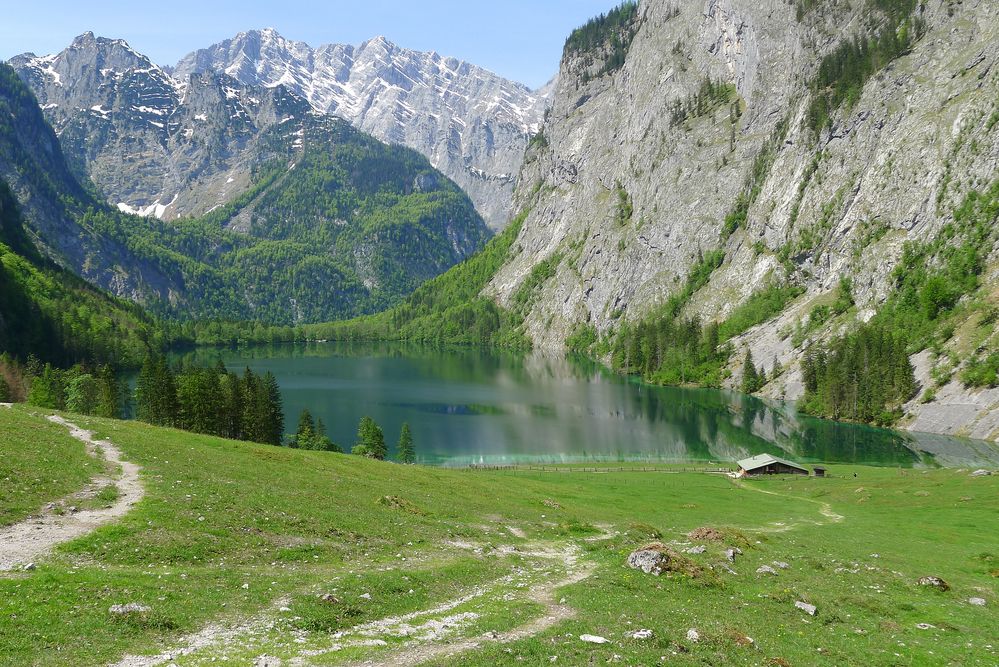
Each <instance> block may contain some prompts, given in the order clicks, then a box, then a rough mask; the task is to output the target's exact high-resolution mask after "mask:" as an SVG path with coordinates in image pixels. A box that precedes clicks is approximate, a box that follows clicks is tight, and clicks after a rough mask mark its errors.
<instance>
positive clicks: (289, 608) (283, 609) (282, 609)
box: [278, 607, 291, 612]
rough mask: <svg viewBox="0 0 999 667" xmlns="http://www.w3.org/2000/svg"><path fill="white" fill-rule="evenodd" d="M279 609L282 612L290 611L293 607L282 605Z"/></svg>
mask: <svg viewBox="0 0 999 667" xmlns="http://www.w3.org/2000/svg"><path fill="white" fill-rule="evenodd" d="M278 611H280V612H289V611H291V607H281V608H280V609H278Z"/></svg>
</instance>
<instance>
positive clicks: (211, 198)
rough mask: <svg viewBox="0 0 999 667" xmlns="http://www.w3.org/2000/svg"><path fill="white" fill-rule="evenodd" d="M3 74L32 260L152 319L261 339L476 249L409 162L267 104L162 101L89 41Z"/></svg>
mask: <svg viewBox="0 0 999 667" xmlns="http://www.w3.org/2000/svg"><path fill="white" fill-rule="evenodd" d="M14 65H15V66H17V67H18V68H19V74H20V77H21V79H23V80H24V81H26V82H27V83H29V84H32V85H34V86H35V87H36V88H37V89H38V90H39V91H40V95H41V99H39V100H36V99H35V97H33V96H32V94H31V92H30V91H27V90H26V88H25V86H24V84H23V83H22V81H21V80H20V79H19V78H18V77H17V76H14V75H13V74H11V76H7V77H5V79H4V81H3V84H4V85H3V86H2V87H3V91H2V93H3V94H5V95H8V96H9V98H10V99H12V100H15V101H16V102H17V104H18V107H17V110H16V112H14V113H11V114H8V115H7V116H5V117H3V118H0V120H3V121H5V122H4V123H2V125H3V126H4V129H5V130H6V131H7V132H6V134H5V135H4V136H5V137H8V138H9V139H10V141H9V145H10V146H11V147H12V149H11V151H8V152H7V153H6V155H8V156H9V157H10V159H9V160H8V161H7V162H6V167H8V168H7V169H6V173H7V174H8V175H9V176H10V178H9V179H8V180H10V181H11V184H12V187H14V189H15V191H16V192H17V194H18V199H19V200H20V201H21V204H22V206H23V207H24V211H25V218H26V221H27V223H28V227H29V229H30V230H31V231H32V233H33V234H34V235H35V240H36V242H37V243H38V245H40V246H42V247H44V248H45V249H46V250H47V251H48V252H49V254H50V255H52V256H53V257H54V258H56V259H57V260H58V261H59V262H60V263H61V264H63V265H64V266H66V267H67V268H69V269H71V270H72V271H74V272H76V273H77V274H79V275H82V276H84V277H85V278H87V279H88V280H90V281H91V282H93V283H95V284H97V285H99V286H101V287H104V288H107V289H109V290H110V291H112V292H113V293H115V294H117V295H119V296H126V297H128V298H130V299H132V300H135V301H138V302H141V303H143V304H144V305H146V306H147V307H150V308H152V309H153V310H154V311H156V312H161V313H163V314H167V315H171V316H180V317H199V318H224V319H257V320H261V321H268V322H276V323H299V322H315V321H324V320H330V319H335V318H339V317H345V316H351V315H356V314H360V313H365V312H372V311H374V310H379V309H381V308H384V307H386V306H387V305H390V304H391V303H394V302H395V301H397V300H398V299H400V298H401V297H402V296H403V295H405V294H408V293H409V292H411V291H412V290H413V289H415V287H416V286H417V285H419V284H420V283H422V282H423V281H425V280H427V279H428V278H430V277H433V276H435V275H437V274H439V273H441V272H443V271H444V270H446V269H447V268H448V267H450V266H452V265H453V264H455V263H457V262H459V261H460V260H462V259H463V258H465V257H466V256H468V255H469V254H471V253H472V252H474V251H475V250H476V249H477V248H479V247H480V246H481V245H482V244H483V243H484V242H485V240H486V239H487V238H488V236H489V232H488V229H487V228H486V227H485V224H484V223H483V221H482V219H481V218H480V217H479V215H478V214H477V213H476V212H475V210H474V207H473V205H472V203H471V201H470V200H469V199H468V198H467V196H466V195H464V193H462V192H461V190H460V189H459V188H458V187H457V186H456V185H455V184H454V183H452V182H451V181H449V180H448V179H447V178H446V177H444V176H443V175H441V174H440V173H439V172H438V171H436V170H434V169H433V168H432V167H431V166H430V164H429V163H428V161H427V160H426V159H425V158H424V157H423V156H421V155H419V154H418V153H416V152H415V151H412V150H409V149H406V148H402V147H396V146H389V145H387V144H384V143H382V142H380V141H378V140H376V139H374V138H373V137H370V136H368V135H365V134H364V133H362V132H360V131H358V130H356V129H354V128H353V127H351V126H350V124H349V123H347V122H346V121H344V120H342V119H339V118H336V117H334V116H331V115H327V114H321V113H318V112H316V111H315V110H313V109H312V107H311V106H310V105H309V104H308V103H307V102H306V101H304V100H303V99H301V98H299V97H297V96H295V95H294V94H293V93H291V92H289V91H287V90H286V89H284V88H283V87H281V86H278V87H275V88H272V89H253V88H249V87H247V86H244V85H242V84H239V83H238V82H236V81H235V80H233V79H231V78H230V77H227V76H226V75H224V74H216V73H206V74H203V75H192V76H191V77H190V78H189V80H188V82H187V85H186V86H185V87H183V88H178V87H173V85H172V83H171V81H172V80H171V79H170V78H169V77H168V76H166V75H165V74H164V73H163V72H162V71H161V70H159V69H158V68H156V67H154V66H151V65H150V63H149V61H148V60H147V59H145V58H143V57H141V56H139V55H138V54H136V53H135V52H134V51H133V50H132V49H130V48H129V47H128V45H127V44H125V43H124V42H121V41H120V40H107V39H103V38H95V37H93V35H90V34H87V35H83V36H82V37H80V38H78V39H77V40H75V42H74V44H73V46H71V47H70V48H69V49H67V50H66V51H64V52H63V53H62V54H59V55H58V56H56V57H46V58H42V59H38V58H33V57H27V56H25V57H21V58H17V59H15V60H14ZM3 68H4V70H5V71H6V72H10V71H11V70H10V69H9V68H7V66H6V65H4V66H3ZM42 112H45V113H47V114H49V118H51V120H52V122H53V123H54V124H55V125H56V128H57V131H58V132H59V133H60V134H59V136H58V139H57V138H56V134H54V133H53V131H52V130H51V129H50V128H48V126H47V125H46V123H45V120H44V119H43V118H42ZM31 128H34V130H32V131H28V130H31ZM35 130H37V131H35ZM62 150H66V151H68V152H69V154H70V155H71V156H75V158H73V159H70V160H65V159H64V158H63V153H62ZM50 163H51V164H50ZM90 174H93V175H95V176H96V177H97V178H99V179H101V181H99V182H98V184H97V185H96V186H95V185H92V184H90V181H89V180H86V179H87V177H88V175H90ZM81 181H82V182H84V183H86V184H87V185H85V186H84V185H81V184H80V183H81ZM98 189H100V190H105V189H106V190H107V191H108V192H111V198H112V201H114V200H118V202H119V206H118V207H117V209H118V210H111V209H108V208H107V207H106V206H104V205H103V204H102V203H101V202H100V201H99V197H98V196H97V195H96V194H95V193H96V190H98ZM136 197H137V198H138V199H136ZM122 200H128V201H131V202H133V203H132V204H129V203H127V201H122ZM209 204H210V205H211V206H210V207H208V211H209V212H208V213H207V214H206V215H205V216H204V217H202V218H197V219H192V218H186V217H182V218H177V219H174V218H175V217H176V216H177V208H178V207H180V208H181V209H184V208H187V207H195V208H203V207H207V206H208V205H209ZM133 212H138V213H140V214H143V215H144V216H146V217H145V218H136V217H134V216H130V215H126V213H133ZM157 216H162V217H163V218H170V219H169V221H160V220H159V219H157Z"/></svg>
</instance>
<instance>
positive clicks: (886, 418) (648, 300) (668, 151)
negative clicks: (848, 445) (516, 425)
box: [486, 0, 999, 437]
mask: <svg viewBox="0 0 999 667" xmlns="http://www.w3.org/2000/svg"><path fill="white" fill-rule="evenodd" d="M997 40H999V17H997V15H996V13H995V8H994V6H993V5H992V4H991V3H988V2H975V1H970V2H962V3H957V2H950V1H944V2H927V3H917V2H915V1H914V0H867V1H862V2H855V3H840V2H826V1H824V0H802V1H800V2H798V3H796V4H793V5H788V3H785V2H776V1H763V2H757V1H754V2H746V1H742V0H709V1H708V2H706V3H694V4H691V3H684V2H676V1H675V0H648V1H646V2H641V3H639V4H637V5H636V4H632V3H625V4H624V5H622V6H621V7H619V8H618V9H616V10H614V11H612V12H610V13H609V14H608V15H606V16H604V17H601V18H600V19H597V20H595V21H593V22H591V23H590V24H588V25H587V26H585V27H583V28H581V29H580V30H578V31H577V32H576V33H574V34H573V35H572V36H571V37H570V38H569V40H568V41H567V43H566V48H565V53H564V57H563V62H562V65H561V70H560V73H559V78H558V85H557V88H556V91H555V96H554V100H553V106H552V108H551V111H550V113H549V116H548V118H547V120H546V123H545V124H544V127H543V129H542V132H541V133H540V134H539V135H538V136H537V137H536V138H535V139H534V140H533V141H532V142H531V146H530V148H529V149H528V153H527V157H526V161H525V166H524V168H523V170H522V172H521V176H520V180H519V184H518V187H517V191H516V195H515V208H516V209H517V210H520V211H528V212H529V213H528V214H527V215H526V218H525V220H524V223H523V226H522V227H521V229H520V233H519V236H518V237H517V239H516V241H514V242H513V246H512V248H511V255H510V257H509V258H508V260H507V262H506V263H505V264H504V266H503V267H502V268H501V269H500V270H499V271H498V272H497V274H496V275H495V276H494V278H493V280H492V281H491V283H490V285H489V287H488V288H487V289H486V294H489V295H491V296H493V297H494V298H495V299H496V300H497V301H498V302H499V303H500V304H501V305H503V306H506V307H507V308H509V309H512V310H514V311H516V312H518V313H519V314H521V315H522V316H523V317H524V322H525V330H526V333H527V334H528V335H529V337H530V338H531V339H532V340H533V341H534V343H535V344H537V345H540V346H543V347H551V348H560V347H563V346H566V345H568V346H569V347H571V348H575V349H581V350H586V351H589V352H590V353H591V354H595V355H597V356H601V357H603V358H605V359H607V360H610V361H611V362H612V363H613V364H614V365H615V366H616V367H618V368H620V369H622V370H625V371H628V372H633V373H640V374H643V375H644V376H646V377H647V378H649V379H651V380H654V381H661V382H669V383H691V382H692V383H699V384H712V385H727V386H736V387H738V386H740V385H741V384H742V377H741V376H742V368H743V366H744V363H743V362H744V360H745V358H746V355H747V352H749V353H751V354H752V358H753V359H754V360H755V364H757V365H759V367H760V370H762V373H760V374H759V376H758V377H753V378H751V382H749V383H748V384H751V385H753V386H752V389H758V390H760V391H761V392H762V393H764V394H766V395H771V396H783V397H786V398H791V399H798V398H804V399H805V401H804V402H803V404H802V405H803V406H804V407H806V409H809V410H810V411H812V412H815V413H817V414H823V415H828V416H833V417H839V418H847V419H858V420H863V421H875V422H880V423H895V422H897V420H899V418H903V419H908V420H911V421H903V423H908V424H911V425H912V426H914V427H917V428H920V429H930V430H934V431H939V432H948V433H955V432H960V433H968V434H971V435H976V436H980V437H995V436H996V435H997V432H996V429H997V427H999V418H997V417H996V415H997V411H996V410H995V409H993V406H994V405H995V403H996V401H997V400H999V392H997V391H996V390H995V389H988V387H990V386H991V387H994V386H995V385H996V370H997V369H999V354H997V352H996V350H999V340H996V338H995V336H994V331H995V327H994V322H995V315H994V313H995V312H996V307H997V305H999V304H997V303H996V299H995V296H994V294H993V291H994V287H995V286H996V285H997V284H999V275H997V270H999V262H997V259H999V257H997V255H996V251H995V249H996V224H995V222H996V213H997V208H999V207H997V203H996V202H997V199H999V187H997V186H996V181H995V179H996V175H997V166H999V62H997V60H999V53H997V52H996V50H995V48H994V45H995V44H996V43H997ZM900 356H901V362H900V361H899V357H900ZM905 357H909V359H910V361H911V363H912V364H913V366H914V369H915V372H914V373H912V372H911V371H910V370H909V369H908V368H907V365H906V363H905V361H906V360H905ZM803 361H805V362H806V363H803ZM872 366H874V367H877V368H885V369H889V371H888V372H885V373H878V372H877V371H876V370H873V371H872V369H871V367H872ZM891 369H897V370H895V371H892V370H891ZM803 370H804V371H805V372H804V373H803V372H802V371H803ZM868 371H872V372H870V373H868ZM865 373H867V374H865ZM869 376H870V377H875V376H877V380H878V386H877V387H875V388H874V389H869V388H866V387H865V382H866V381H867V380H868V379H870V378H869ZM956 404H962V409H961V410H960V411H955V410H954V405H956ZM965 408H966V409H965ZM906 414H908V415H911V416H910V417H908V418H904V417H903V415H906Z"/></svg>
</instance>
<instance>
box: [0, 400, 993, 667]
mask: <svg viewBox="0 0 999 667" xmlns="http://www.w3.org/2000/svg"><path fill="white" fill-rule="evenodd" d="M36 413H37V410H36V409H33V408H28V407H25V406H15V407H13V408H11V409H0V434H2V435H0V460H2V461H4V463H3V465H4V466H5V467H4V468H3V471H4V472H3V475H2V476H0V479H3V478H4V477H9V478H10V480H15V483H14V485H13V487H11V484H10V480H7V481H5V482H4V484H5V488H4V493H3V494H0V512H2V514H0V516H2V517H4V520H5V521H7V522H8V523H9V522H10V521H14V520H18V518H19V517H23V516H24V515H25V514H27V513H28V512H30V511H32V509H31V508H32V507H34V508H36V509H37V507H39V506H41V505H42V504H44V503H45V502H47V501H50V500H55V499H57V498H59V497H60V496H61V495H64V494H66V493H70V492H72V491H73V490H75V488H78V487H82V486H83V485H84V484H85V482H86V480H87V479H89V477H90V476H91V475H93V474H94V473H95V472H96V471H97V470H99V468H100V466H99V465H98V464H96V463H95V462H93V461H91V460H89V459H88V458H87V457H86V455H85V453H84V450H83V446H82V444H79V443H76V444H74V443H75V442H76V441H73V440H72V439H70V438H69V436H68V434H66V433H65V430H63V431H62V432H60V430H59V428H58V427H55V426H54V425H51V424H49V423H48V422H47V421H45V419H44V416H43V415H42V414H41V413H37V414H36ZM69 417H70V418H71V419H72V420H73V421H74V422H75V423H77V424H79V425H80V426H83V427H84V428H88V429H92V430H94V431H95V432H96V433H97V435H98V436H100V437H106V438H109V439H110V440H112V441H113V442H114V443H115V444H116V445H118V447H119V448H120V449H121V450H122V452H123V454H124V457H125V458H126V460H129V461H132V462H135V463H138V464H139V465H141V466H142V479H143V482H144V484H145V486H146V490H147V494H146V497H145V499H144V500H143V501H141V502H140V503H139V504H138V505H137V506H136V507H135V508H133V509H132V511H131V512H129V514H127V515H126V516H125V517H124V518H123V519H121V520H119V521H117V522H115V523H113V524H111V525H108V526H105V527H103V528H100V529H98V530H96V531H95V532H93V533H91V534H90V535H88V536H86V537H83V538H81V539H78V540H75V541H73V542H70V543H68V544H64V545H62V546H60V547H59V548H57V550H56V551H55V552H54V553H53V554H52V555H51V556H50V557H48V558H47V559H45V560H43V561H40V562H39V563H38V567H37V569H36V570H34V571H31V572H16V573H7V574H4V575H0V664H3V665H98V664H113V663H115V662H116V661H118V660H120V659H121V658H122V657H123V656H125V655H127V654H150V655H151V654H161V653H164V652H166V653H169V660H164V664H170V663H171V662H172V663H175V664H178V665H201V664H233V665H247V664H254V662H255V661H256V660H257V659H258V658H260V657H261V656H264V655H266V656H271V657H272V658H274V659H278V660H281V661H282V663H281V664H285V665H287V664H319V665H325V664H331V665H334V664H350V663H352V662H354V661H360V660H374V661H381V662H382V663H384V664H417V663H421V664H422V663H426V664H433V665H450V664H462V665H464V664H470V665H495V664H528V665H533V664H538V665H539V664H552V663H555V664H567V665H579V664H597V663H605V662H608V661H619V662H620V663H621V664H629V665H652V664H660V663H661V662H665V663H666V664H678V665H714V664H736V665H740V664H744V665H806V664H807V665H813V664H827V665H844V664H856V665H923V664H927V665H931V664H954V665H995V664H997V662H999V633H997V632H996V628H997V627H999V611H997V609H999V595H997V593H999V578H997V577H999V533H997V531H996V528H997V527H999V476H995V475H994V476H989V477H971V476H970V475H969V472H970V471H968V470H947V469H932V470H919V469H908V470H898V469H886V468H869V467H859V466H858V467H851V466H839V465H835V466H832V467H831V468H830V472H831V474H832V475H833V477H831V478H829V479H814V478H771V479H761V480H751V481H744V482H736V481H734V480H732V479H729V478H728V477H726V476H723V475H712V474H704V473H692V472H686V473H684V472H680V473H665V472H649V473H644V472H622V473H608V474H594V473H584V472H574V473H544V472H537V471H456V470H444V469H434V468H422V467H413V466H407V467H403V466H398V465H394V464H389V463H381V462H376V461H371V460H366V459H360V458H358V457H351V456H348V455H337V454H327V453H322V452H307V451H298V450H289V449H279V448H275V447H269V446H264V445H254V444H249V443H242V442H233V441H227V440H222V439H219V438H214V437H208V436H199V435H193V434H190V433H185V432H181V431H175V430H170V429H162V428H155V427H151V426H146V425H143V424H139V423H135V422H121V421H114V420H102V419H95V418H88V417H79V416H75V415H70V416H69ZM76 445H79V446H78V447H77V446H76ZM8 470H9V472H8ZM31 475H35V477H32V476H31ZM26 480H27V481H26ZM33 480H38V481H37V482H34V481H33ZM28 482H30V483H28ZM8 487H10V488H14V489H21V490H19V491H15V492H14V493H13V494H11V493H9V488H8ZM28 490H30V493H29V491H28ZM704 526H710V527H716V528H719V529H720V531H719V533H720V539H709V540H691V539H690V538H688V537H687V533H688V532H689V531H691V530H693V529H696V528H699V527H704ZM651 541H661V542H663V543H666V544H670V543H674V544H672V548H673V549H674V550H675V551H677V552H680V553H681V554H682V567H680V568H678V571H677V572H673V573H670V574H664V575H663V576H661V577H654V576H652V575H647V574H643V573H642V572H640V571H638V570H634V569H630V568H627V567H626V566H625V561H626V559H627V556H628V554H629V553H630V552H631V551H632V550H634V549H636V548H638V547H640V546H642V545H644V544H647V543H649V542H651ZM696 545H703V546H704V547H705V550H704V552H703V553H695V554H686V553H684V552H685V550H686V549H688V548H690V547H692V546H696ZM729 547H739V548H740V549H741V550H742V552H743V553H742V554H741V555H737V556H736V558H735V562H733V563H730V562H729V561H728V559H727V558H726V557H725V556H724V554H723V552H724V550H725V549H727V548H729ZM764 565H766V566H768V567H770V568H771V569H773V571H774V572H775V573H776V574H767V573H764V574H758V573H757V569H758V568H760V567H761V566H764ZM924 576H937V577H941V578H942V579H944V580H945V581H946V582H947V583H948V585H949V587H950V588H949V590H947V591H941V590H938V589H936V588H934V587H930V586H921V585H919V584H918V579H919V578H920V577H924ZM563 581H572V582H574V583H570V584H568V585H565V586H562V587H559V586H558V585H557V584H558V583H559V582H563ZM549 598H550V599H549ZM970 598H982V599H984V600H985V606H977V605H974V604H971V603H969V599H970ZM796 601H803V602H807V603H810V604H813V605H815V606H816V607H817V613H816V615H815V616H810V615H808V614H806V613H805V612H803V611H802V610H800V609H798V608H796V607H795V606H794V603H795V602H796ZM127 603H139V604H142V605H145V606H147V607H148V611H144V612H142V613H135V614H125V615H115V614H111V613H110V612H109V609H110V607H111V606H112V605H118V604H127ZM546 615H547V616H550V617H551V619H550V620H549V622H539V620H538V619H543V618H544V617H545V616H546ZM206 628H209V630H210V631H206ZM528 629H529V630H528ZM638 629H649V630H652V631H653V637H652V638H649V639H641V640H640V639H633V638H631V637H630V636H629V635H630V633H632V632H634V631H635V630H638ZM691 629H696V630H697V634H698V636H699V637H698V640H697V641H693V640H692V639H688V632H689V631H690V630H691ZM486 633H496V636H498V637H500V638H502V639H504V641H490V640H489V639H484V638H483V637H484V635H485V634H486ZM504 633H510V634H504ZM582 634H593V635H599V636H602V637H605V638H606V639H608V640H609V642H608V643H606V644H602V645H596V644H590V643H586V642H583V641H581V640H580V639H579V636H580V635H582ZM490 636H491V634H490ZM473 640H474V641H473ZM462 642H465V643H466V644H468V645H467V646H463V648H466V649H467V650H464V651H462V652H460V653H455V651H457V648H455V647H458V646H459V645H461V644H462ZM471 644H477V646H472V645H471ZM185 647H186V648H187V649H190V650H185ZM428 647H429V648H428ZM435 647H436V648H435ZM442 647H444V648H443V649H442ZM448 647H451V648H450V649H449V648H448ZM438 649H440V650H438ZM444 649H447V650H444ZM451 649H453V650H451ZM615 656H617V657H616V658H615ZM161 657H162V656H161ZM296 658H298V659H300V660H301V662H295V659H296ZM274 664H278V663H274Z"/></svg>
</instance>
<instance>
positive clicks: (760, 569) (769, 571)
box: [756, 565, 777, 575]
mask: <svg viewBox="0 0 999 667" xmlns="http://www.w3.org/2000/svg"><path fill="white" fill-rule="evenodd" d="M756 574H773V575H776V574H777V570H775V569H773V568H772V567H770V566H769V565H761V566H760V567H758V568H756Z"/></svg>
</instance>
